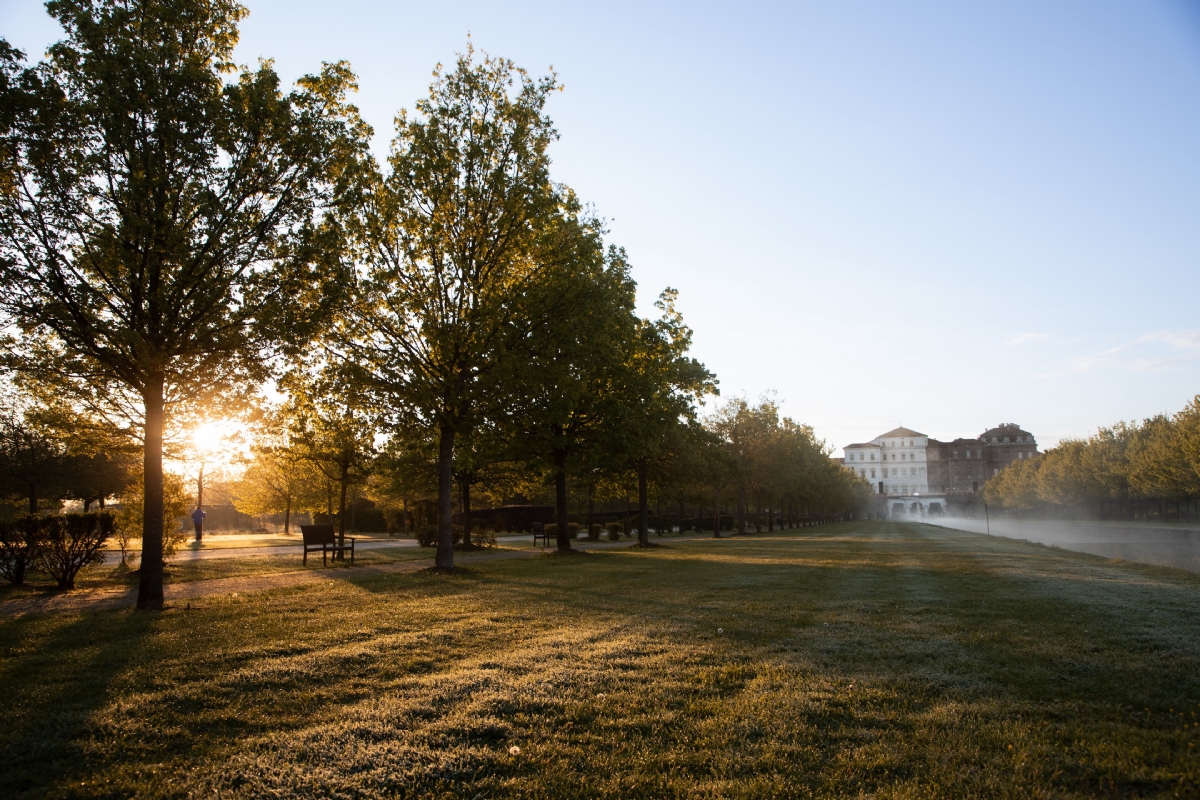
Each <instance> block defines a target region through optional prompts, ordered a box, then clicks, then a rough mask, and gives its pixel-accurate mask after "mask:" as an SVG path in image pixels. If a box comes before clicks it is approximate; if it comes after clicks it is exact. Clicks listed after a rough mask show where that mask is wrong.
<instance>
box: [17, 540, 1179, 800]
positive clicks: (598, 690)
mask: <svg viewBox="0 0 1200 800" xmlns="http://www.w3.org/2000/svg"><path fill="white" fill-rule="evenodd" d="M664 542H667V543H668V544H669V546H668V547H667V548H662V549H655V550H635V549H622V550H619V551H613V550H610V551H603V552H595V553H593V554H592V555H590V556H589V557H588V558H581V559H550V558H525V559H512V560H507V561H494V562H489V563H486V564H478V565H475V566H473V567H471V568H469V569H465V570H461V571H460V572H459V573H458V574H455V575H440V574H433V573H412V574H403V575H388V576H377V577H374V578H370V579H363V580H359V581H357V582H341V581H338V582H329V583H322V584H320V585H316V586H310V587H303V588H297V589H287V590H277V591H273V592H265V593H261V594H256V595H241V596H238V597H222V598H212V599H208V600H204V601H201V602H199V603H197V602H195V601H193V604H192V607H191V609H190V610H185V609H182V608H173V609H170V610H168V611H166V612H163V613H161V614H146V613H135V612H129V611H122V612H100V613H95V614H91V615H80V616H66V615H27V616H24V617H20V618H16V619H8V620H4V621H0V656H2V659H0V690H2V691H3V694H4V697H5V703H4V705H3V706H2V707H0V748H2V750H0V752H2V755H3V758H2V759H0V786H3V787H5V790H4V794H6V795H8V796H21V795H29V796H95V795H105V796H122V797H124V796H131V795H145V796H168V795H171V796H183V795H189V794H196V795H200V794H208V795H213V794H215V795H217V796H235V797H237V796H244V797H253V796H263V795H296V794H303V795H314V796H329V797H333V796H338V797H351V796H353V797H385V796H389V797H390V796H409V797H419V796H428V797H457V796H463V797H476V796H482V797H573V796H579V797H613V798H616V797H868V796H873V797H875V798H909V797H913V798H915V797H947V798H951V797H954V798H957V797H1013V798H1016V797H1039V796H1045V797H1049V796H1053V797H1085V796H1097V795H1109V794H1117V795H1125V796H1139V797H1141V796H1147V797H1176V796H1178V797H1195V796H1197V794H1198V793H1200V756H1198V755H1197V752H1196V751H1197V749H1200V747H1198V745H1197V742H1200V728H1197V724H1198V721H1200V718H1198V716H1197V714H1198V713H1200V705H1198V704H1200V619H1198V618H1197V613H1196V612H1197V609H1198V608H1200V577H1197V576H1194V575H1191V574H1188V573H1183V572H1177V571H1171V570H1165V569H1159V568H1154V567H1146V566H1139V565H1133V564H1126V563H1114V562H1107V561H1104V560H1102V559H1099V558H1095V557H1091V556H1086V555H1080V554H1076V553H1071V552H1065V551H1061V550H1055V549H1051V548H1044V547H1037V546H1031V545H1027V544H1024V543H1021V542H1015V541H1012V540H1006V539H988V538H985V537H983V536H979V535H974V534H967V533H960V532H957V531H951V530H945V529H938V528H931V527H926V526H921V525H916V524H911V525H910V524H893V523H854V524H844V525H834V526H827V527H822V528H817V529H810V530H806V531H799V532H787V533H778V534H773V535H765V534H764V535H762V536H751V537H739V538H735V539H729V540H724V541H693V542H669V540H666V539H664ZM719 631H720V632H719ZM513 748H517V749H516V750H513Z"/></svg>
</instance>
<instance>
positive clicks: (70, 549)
mask: <svg viewBox="0 0 1200 800" xmlns="http://www.w3.org/2000/svg"><path fill="white" fill-rule="evenodd" d="M40 523H41V524H40V538H41V552H40V554H39V557H38V561H39V564H40V565H41V567H42V568H43V569H44V570H45V571H46V572H48V573H49V574H50V576H51V577H53V578H54V579H55V580H56V581H58V588H60V589H74V588H75V578H76V576H78V575H79V572H80V570H82V569H84V568H85V567H89V566H92V565H94V564H102V563H104V543H105V542H107V541H108V539H109V537H111V536H112V534H113V531H114V530H115V528H116V517H115V516H114V515H113V514H111V513H108V512H99V513H87V514H64V515H62V516H53V517H42V518H41V520H40Z"/></svg>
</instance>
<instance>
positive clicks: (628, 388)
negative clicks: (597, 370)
mask: <svg viewBox="0 0 1200 800" xmlns="http://www.w3.org/2000/svg"><path fill="white" fill-rule="evenodd" d="M677 297H678V292H676V291H675V290H674V289H670V288H668V289H665V290H663V292H662V294H661V295H659V298H658V300H657V301H656V302H655V307H656V308H657V309H658V310H659V312H660V314H661V315H660V317H659V318H658V319H657V320H641V321H639V325H638V330H637V333H636V336H635V338H634V340H633V341H632V342H631V343H630V347H629V350H628V352H627V360H626V363H625V366H624V368H623V370H622V373H623V378H622V381H623V385H619V387H618V391H619V392H620V393H621V394H620V396H621V398H622V407H623V409H624V414H623V418H622V419H621V421H620V424H619V428H620V430H621V432H622V434H623V438H624V441H623V443H622V450H623V452H624V455H625V458H626V459H627V463H628V464H629V465H630V466H631V467H632V469H633V471H634V473H635V474H636V475H637V483H638V544H639V545H641V546H642V547H648V546H649V545H650V539H649V535H648V512H649V494H648V490H649V478H650V468H651V464H652V462H653V461H654V459H656V458H658V457H660V456H661V455H663V454H664V452H665V449H666V446H667V444H668V442H669V441H670V438H671V433H672V430H673V429H674V428H676V427H677V426H679V425H683V424H685V423H687V422H688V421H691V420H694V419H695V415H696V405H697V403H698V402H699V401H700V400H701V399H703V397H704V396H705V395H708V394H716V392H717V381H716V377H715V376H714V375H713V374H712V373H711V372H709V371H708V370H707V369H705V367H704V365H703V364H701V363H700V362H699V361H697V360H696V359H694V358H691V357H689V356H688V350H689V349H690V348H691V343H692V331H691V329H690V328H688V327H687V325H685V324H684V322H683V315H682V314H680V313H679V311H678V310H677V309H676V308H675V301H676V299H677Z"/></svg>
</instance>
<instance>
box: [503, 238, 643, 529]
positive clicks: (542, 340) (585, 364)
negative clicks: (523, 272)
mask: <svg viewBox="0 0 1200 800" xmlns="http://www.w3.org/2000/svg"><path fill="white" fill-rule="evenodd" d="M546 238H547V239H548V241H547V242H546V244H545V246H544V247H543V248H540V249H539V251H538V258H539V259H540V261H541V263H542V264H543V266H544V274H543V276H542V280H540V281H539V282H537V283H536V284H535V285H533V286H532V287H530V291H528V292H526V293H525V295H524V296H523V298H522V300H523V302H524V304H525V306H526V309H527V310H526V312H525V315H524V317H525V319H527V320H529V321H530V325H529V334H528V335H526V334H525V333H524V332H523V331H521V329H520V328H517V329H516V330H515V331H514V332H515V333H517V335H516V336H514V337H513V338H512V340H511V342H510V344H509V345H508V346H507V348H506V349H507V352H508V353H509V355H510V356H516V357H515V358H510V359H509V360H508V361H507V364H508V365H509V367H510V369H509V370H508V372H507V373H506V374H505V375H504V380H503V381H502V383H503V385H504V386H505V387H507V393H508V395H509V397H510V398H511V400H510V401H509V402H507V403H506V404H505V405H506V408H505V411H504V414H503V416H502V417H501V418H500V419H501V422H500V427H502V428H506V429H507V430H509V431H511V432H512V440H513V441H514V442H515V443H516V446H515V447H514V448H513V449H514V450H515V451H516V452H517V453H518V454H519V456H523V457H524V458H526V459H531V460H533V461H535V462H538V463H540V464H541V466H542V467H543V468H544V469H545V470H546V472H548V473H549V474H550V476H551V477H552V479H553V483H554V498H555V509H556V519H557V521H558V524H557V526H556V527H557V542H556V544H557V547H558V550H559V551H560V552H567V551H569V550H570V549H571V540H570V534H569V530H568V525H567V498H568V477H569V475H571V474H573V473H578V472H579V471H582V470H586V469H587V468H588V467H590V466H593V465H594V463H595V462H596V461H597V460H598V459H601V458H603V457H604V456H605V455H606V454H608V452H609V451H611V449H612V444H613V439H614V435H615V434H617V433H619V430H618V427H619V426H620V425H621V424H622V422H623V421H624V420H623V416H622V415H623V409H622V405H623V404H624V403H625V402H627V398H626V397H625V393H624V391H623V389H624V388H625V386H624V384H623V383H622V377H621V376H622V370H623V369H624V368H625V366H626V362H627V358H628V355H629V352H630V348H631V346H632V345H633V344H634V342H635V341H636V338H637V336H638V324H639V323H638V319H637V317H636V315H635V314H634V302H635V299H636V287H635V285H634V282H633V280H632V279H631V278H630V277H629V265H628V261H627V259H626V257H625V253H624V251H623V250H621V249H619V248H610V249H609V251H608V253H607V254H606V253H605V252H604V250H603V246H602V243H601V241H600V231H599V228H598V225H597V224H596V223H595V222H594V221H588V220H580V219H578V218H577V217H574V216H567V217H565V218H563V219H560V220H558V221H557V224H555V225H553V226H551V227H550V230H549V235H548V236H547V237H546ZM544 309H553V310H554V313H551V314H545V313H544Z"/></svg>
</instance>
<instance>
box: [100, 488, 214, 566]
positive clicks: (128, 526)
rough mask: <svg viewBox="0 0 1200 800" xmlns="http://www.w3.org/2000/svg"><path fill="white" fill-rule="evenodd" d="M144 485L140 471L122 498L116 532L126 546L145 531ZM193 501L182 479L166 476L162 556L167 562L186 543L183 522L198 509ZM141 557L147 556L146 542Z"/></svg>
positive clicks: (119, 539) (123, 547)
mask: <svg viewBox="0 0 1200 800" xmlns="http://www.w3.org/2000/svg"><path fill="white" fill-rule="evenodd" d="M142 486H143V484H142V477H141V472H140V471H138V472H137V473H136V474H135V477H134V482H133V484H132V485H131V486H130V487H129V489H128V490H126V492H125V493H124V494H123V495H121V510H120V512H119V513H118V514H117V518H116V531H115V532H116V535H117V538H118V541H121V539H122V537H124V542H126V543H127V542H128V541H129V540H131V539H135V538H137V537H138V534H140V533H141V532H142V531H143V530H145V507H146V500H145V493H144V491H143V488H142ZM192 499H193V495H192V494H191V492H189V491H188V488H187V486H186V485H185V484H184V481H183V478H181V477H179V476H178V475H176V474H174V473H171V472H165V473H163V506H162V509H163V511H162V530H163V549H162V557H163V558H164V559H168V560H169V559H171V558H172V557H173V556H174V555H175V553H176V552H177V551H178V550H179V547H180V545H182V544H183V543H184V542H186V541H187V532H186V531H184V530H181V529H180V521H181V520H184V519H186V518H187V516H188V514H189V513H191V510H192V509H193V508H194V507H195V506H194V504H193V502H192ZM126 546H127V544H125V545H123V546H122V556H124V549H125V547H126ZM142 555H143V556H144V555H146V550H145V543H144V542H143V546H142ZM143 563H144V559H143Z"/></svg>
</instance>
